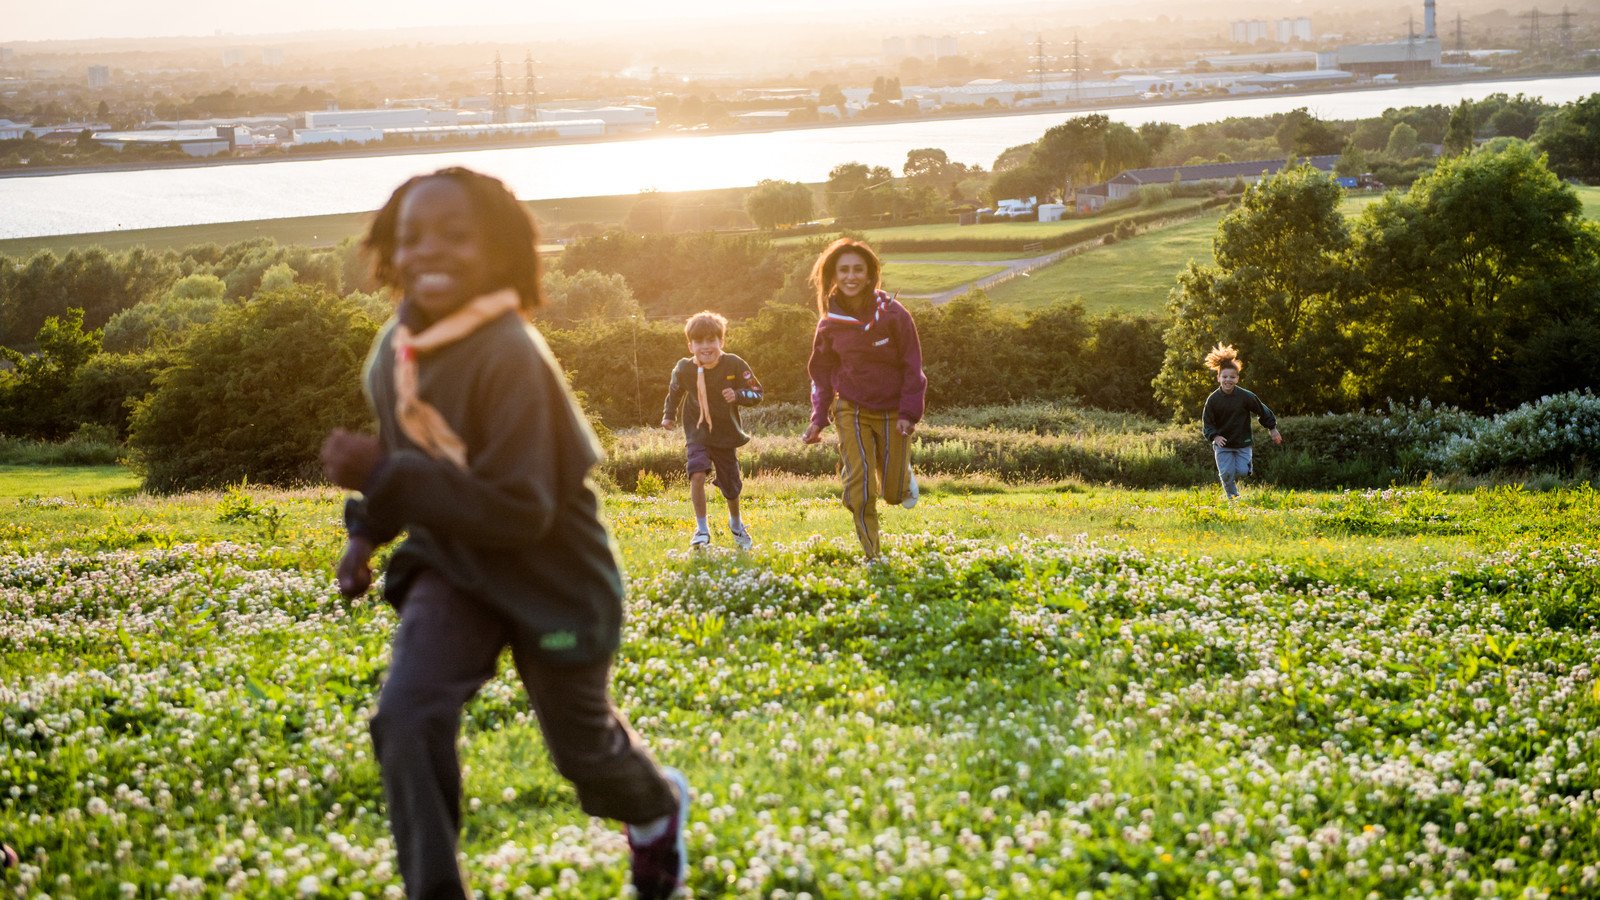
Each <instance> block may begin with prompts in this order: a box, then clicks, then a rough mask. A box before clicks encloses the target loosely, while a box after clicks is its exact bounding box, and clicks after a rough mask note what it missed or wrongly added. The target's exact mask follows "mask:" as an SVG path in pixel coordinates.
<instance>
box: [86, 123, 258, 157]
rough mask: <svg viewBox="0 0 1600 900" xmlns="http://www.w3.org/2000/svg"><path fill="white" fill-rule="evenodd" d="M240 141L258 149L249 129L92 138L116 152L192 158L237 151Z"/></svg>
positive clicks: (109, 134) (164, 131) (104, 134)
mask: <svg viewBox="0 0 1600 900" xmlns="http://www.w3.org/2000/svg"><path fill="white" fill-rule="evenodd" d="M241 137H242V138H245V140H246V143H245V144H244V146H245V147H246V149H250V148H253V147H254V146H255V143H256V142H255V139H254V136H253V135H252V134H251V133H250V132H249V130H248V129H243V128H239V129H234V128H217V127H212V128H184V129H170V128H169V129H161V130H157V131H100V132H96V133H95V134H94V135H93V138H94V141H95V143H97V144H101V145H102V146H106V147H111V148H112V149H115V150H125V149H127V148H129V147H170V148H175V149H178V150H182V151H183V152H184V153H187V154H188V155H190V156H216V155H217V154H218V153H225V152H227V151H229V150H233V149H236V148H237V147H238V146H240V143H239V139H240V138H241Z"/></svg>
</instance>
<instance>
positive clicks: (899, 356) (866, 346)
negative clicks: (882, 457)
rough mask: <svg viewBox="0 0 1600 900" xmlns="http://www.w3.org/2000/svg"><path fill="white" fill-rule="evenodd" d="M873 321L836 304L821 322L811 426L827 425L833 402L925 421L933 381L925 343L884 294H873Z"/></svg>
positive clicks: (814, 353)
mask: <svg viewBox="0 0 1600 900" xmlns="http://www.w3.org/2000/svg"><path fill="white" fill-rule="evenodd" d="M873 300H874V303H873V309H872V317H871V318H869V319H867V320H865V321H862V320H861V319H856V318H852V317H851V316H848V315H845V314H844V313H843V312H841V311H840V309H839V307H838V306H837V305H836V304H834V305H831V306H830V308H829V310H828V315H827V317H826V318H824V319H822V320H821V321H819V322H818V323H817V334H816V338H815V339H814V340H813V341H812V344H811V361H810V362H809V363H807V364H806V370H807V371H808V372H810V373H811V424H813V425H816V426H818V427H819V428H820V427H822V426H825V425H827V424H828V421H829V411H830V410H831V409H832V408H833V398H834V397H835V396H838V397H843V398H844V399H846V400H849V401H850V402H851V403H854V404H856V405H857V406H860V407H861V408H862V409H893V410H898V411H899V413H900V418H902V419H906V420H908V421H911V422H919V421H921V420H922V409H923V402H924V400H925V399H926V396H927V393H928V378H927V376H926V375H924V374H922V344H921V342H920V341H918V340H917V326H916V323H915V322H912V321H911V313H910V312H908V311H907V310H906V308H905V307H904V306H901V305H900V304H899V303H897V302H895V300H894V298H893V297H890V296H889V295H888V294H887V293H885V292H883V291H878V292H876V293H875V294H874V295H873Z"/></svg>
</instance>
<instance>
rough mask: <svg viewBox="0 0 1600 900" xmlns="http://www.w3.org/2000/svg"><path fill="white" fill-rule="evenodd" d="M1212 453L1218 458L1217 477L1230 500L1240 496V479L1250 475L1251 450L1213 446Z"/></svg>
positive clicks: (1247, 448)
mask: <svg viewBox="0 0 1600 900" xmlns="http://www.w3.org/2000/svg"><path fill="white" fill-rule="evenodd" d="M1211 453H1212V455H1213V456H1215V457H1216V458H1217V477H1218V478H1220V479H1222V489H1223V490H1225V491H1227V492H1228V499H1229V500H1232V499H1233V498H1235V497H1237V496H1239V479H1240V478H1243V477H1244V476H1246V475H1249V474H1250V465H1251V462H1252V459H1251V457H1252V456H1253V455H1254V454H1252V453H1251V448H1249V447H1240V448H1238V449H1237V450H1235V449H1233V448H1231V447H1218V446H1217V445H1216V444H1212V445H1211Z"/></svg>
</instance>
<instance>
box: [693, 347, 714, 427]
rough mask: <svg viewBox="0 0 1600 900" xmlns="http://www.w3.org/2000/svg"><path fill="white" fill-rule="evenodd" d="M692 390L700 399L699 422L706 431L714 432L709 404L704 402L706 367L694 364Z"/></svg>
mask: <svg viewBox="0 0 1600 900" xmlns="http://www.w3.org/2000/svg"><path fill="white" fill-rule="evenodd" d="M718 361H719V362H720V360H718ZM694 389H695V393H696V394H698V395H699V397H700V421H701V422H704V423H706V430H707V431H714V430H716V426H715V425H713V424H711V404H710V403H707V402H706V367H705V366H702V365H699V364H698V363H696V364H695V376H694ZM696 424H698V423H696Z"/></svg>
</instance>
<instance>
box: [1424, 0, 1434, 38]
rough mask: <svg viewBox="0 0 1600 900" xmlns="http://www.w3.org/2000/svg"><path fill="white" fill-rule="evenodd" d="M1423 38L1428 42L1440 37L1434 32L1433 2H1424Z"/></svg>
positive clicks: (1425, 0)
mask: <svg viewBox="0 0 1600 900" xmlns="http://www.w3.org/2000/svg"><path fill="white" fill-rule="evenodd" d="M1422 36H1423V37H1424V38H1426V39H1428V40H1432V39H1433V38H1436V37H1438V34H1436V33H1435V32H1434V30H1433V0H1422Z"/></svg>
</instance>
